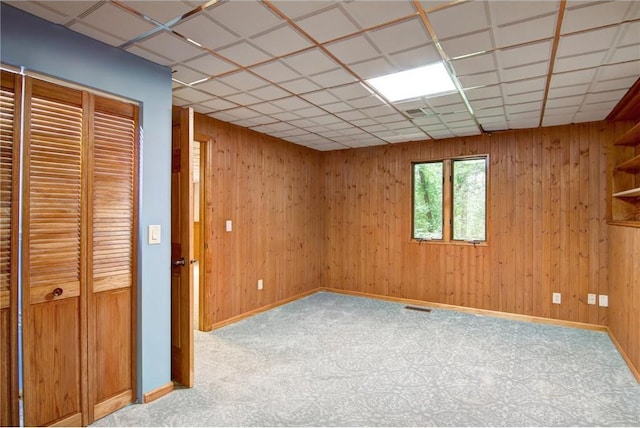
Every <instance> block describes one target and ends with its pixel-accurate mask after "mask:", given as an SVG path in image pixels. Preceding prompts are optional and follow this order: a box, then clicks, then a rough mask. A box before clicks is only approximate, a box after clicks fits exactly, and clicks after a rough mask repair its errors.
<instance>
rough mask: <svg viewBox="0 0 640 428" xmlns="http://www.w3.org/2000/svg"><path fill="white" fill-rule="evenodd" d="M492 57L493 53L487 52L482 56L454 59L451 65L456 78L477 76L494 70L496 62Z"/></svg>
mask: <svg viewBox="0 0 640 428" xmlns="http://www.w3.org/2000/svg"><path fill="white" fill-rule="evenodd" d="M493 55H494V54H493V52H488V53H486V54H482V55H474V56H470V57H467V58H461V59H455V60H452V61H451V63H452V65H453V68H454V69H455V70H456V74H457V75H458V76H465V75H468V74H478V73H483V72H487V71H493V70H495V69H496V61H495V58H494V56H493Z"/></svg>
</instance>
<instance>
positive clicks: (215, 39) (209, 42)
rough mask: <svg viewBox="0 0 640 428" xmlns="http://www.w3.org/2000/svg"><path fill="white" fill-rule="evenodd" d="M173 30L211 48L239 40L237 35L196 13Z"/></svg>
mask: <svg viewBox="0 0 640 428" xmlns="http://www.w3.org/2000/svg"><path fill="white" fill-rule="evenodd" d="M173 30H174V31H176V32H178V33H180V34H182V35H183V36H185V37H188V38H189V39H191V40H194V41H196V42H198V43H200V44H201V45H202V46H204V47H207V48H210V49H217V48H219V47H221V46H226V45H228V44H230V43H234V42H236V41H237V40H238V37H237V36H235V35H233V34H231V33H230V32H229V31H227V30H225V29H224V28H223V27H221V26H220V25H218V24H216V23H215V22H213V21H212V20H210V19H208V18H207V17H206V16H204V15H196V16H195V17H194V18H191V19H189V20H188V21H184V22H181V23H180V24H178V25H176V26H174V27H173Z"/></svg>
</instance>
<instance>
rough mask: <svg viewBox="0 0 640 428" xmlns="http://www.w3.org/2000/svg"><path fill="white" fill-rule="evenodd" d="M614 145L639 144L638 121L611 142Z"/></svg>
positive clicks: (639, 123)
mask: <svg viewBox="0 0 640 428" xmlns="http://www.w3.org/2000/svg"><path fill="white" fill-rule="evenodd" d="M613 144H614V145H616V146H635V145H638V144H640V122H638V123H637V124H636V126H634V127H633V128H631V129H630V130H628V131H627V132H626V133H625V134H624V135H623V136H622V137H620V138H618V140H616V142H614V143H613Z"/></svg>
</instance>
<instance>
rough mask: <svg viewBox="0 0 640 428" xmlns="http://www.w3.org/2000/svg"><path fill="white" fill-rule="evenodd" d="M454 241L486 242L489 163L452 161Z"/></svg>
mask: <svg viewBox="0 0 640 428" xmlns="http://www.w3.org/2000/svg"><path fill="white" fill-rule="evenodd" d="M452 182H453V183H452V184H453V239H455V240H464V241H469V240H475V241H485V240H486V231H485V229H486V210H487V203H486V200H487V199H486V198H487V196H486V188H487V162H486V159H485V158H482V159H464V160H454V161H453V179H452Z"/></svg>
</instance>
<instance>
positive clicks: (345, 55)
mask: <svg viewBox="0 0 640 428" xmlns="http://www.w3.org/2000/svg"><path fill="white" fill-rule="evenodd" d="M325 46H326V47H327V49H328V50H329V52H331V53H332V54H333V55H335V56H336V57H337V58H338V59H339V60H340V61H342V62H343V63H345V64H347V65H349V64H353V63H356V62H360V61H364V60H368V59H372V58H376V57H378V56H379V55H380V52H378V51H377V50H376V48H374V47H373V46H372V45H371V43H370V42H369V40H368V39H367V38H366V37H365V36H362V35H360V36H356V37H350V38H348V39H345V40H341V41H339V42H336V43H331V44H328V45H325Z"/></svg>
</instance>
